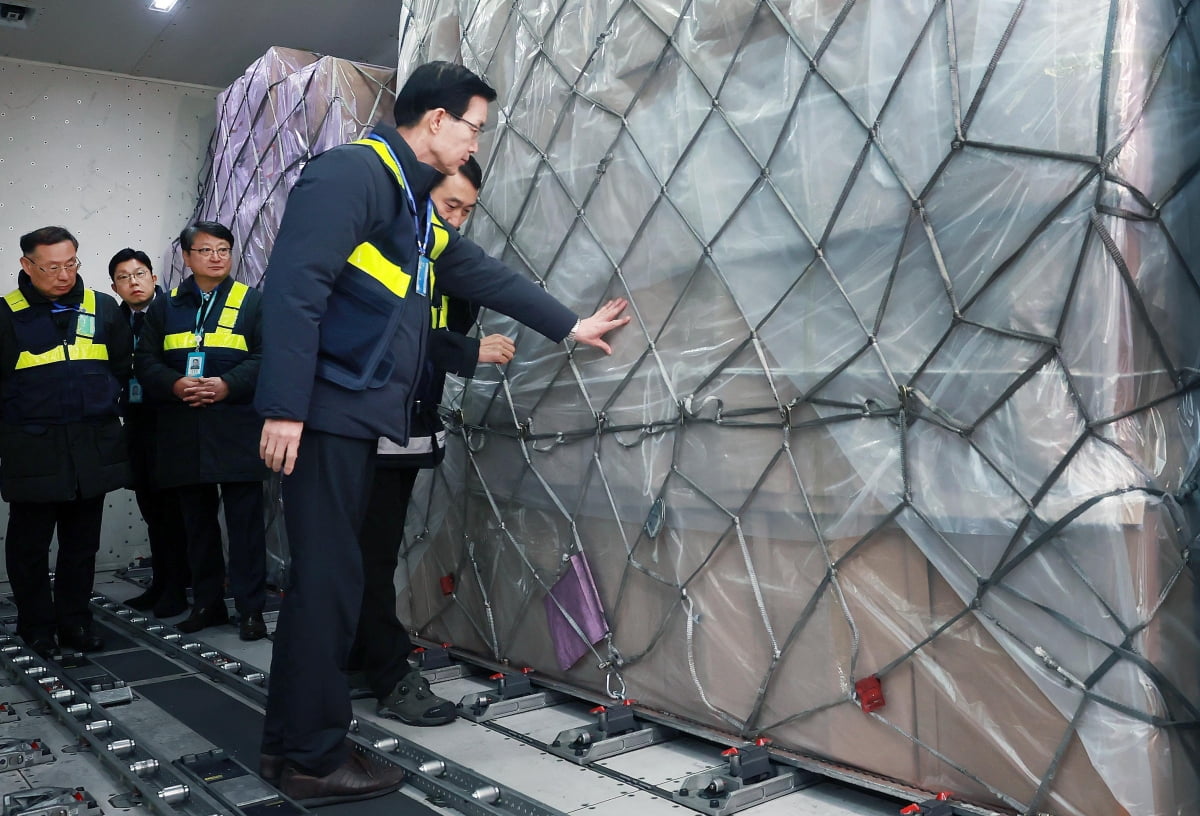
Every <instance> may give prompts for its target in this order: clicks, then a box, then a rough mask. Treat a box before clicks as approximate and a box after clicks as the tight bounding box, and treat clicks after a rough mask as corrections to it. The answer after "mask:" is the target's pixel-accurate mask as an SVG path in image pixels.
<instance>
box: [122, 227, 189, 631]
mask: <svg viewBox="0 0 1200 816" xmlns="http://www.w3.org/2000/svg"><path fill="white" fill-rule="evenodd" d="M108 276H109V278H110V279H111V280H112V288H113V291H114V292H116V293H117V297H119V298H121V314H122V315H123V316H124V317H125V319H126V320H127V321H128V322H129V326H130V328H131V329H132V330H133V345H134V348H135V349H136V348H137V345H138V342H139V337H140V336H141V333H142V327H143V326H144V324H145V319H146V309H148V308H149V307H150V303H151V301H153V300H154V299H155V298H156V297H158V296H159V295H161V294H162V289H160V288H159V287H158V277H157V276H156V275H155V274H154V267H153V265H152V264H151V263H150V256H148V255H147V254H146V253H145V252H142V251H141V250H139V249H132V248H130V247H126V248H125V249H122V250H121V251H120V252H118V253H117V254H115V255H113V256H112V259H111V260H109V262H108ZM157 415H158V412H157V411H155V410H154V407H153V406H151V405H148V404H147V403H146V399H145V395H144V394H143V393H142V384H141V383H140V382H138V379H137V377H130V378H129V382H128V383H127V385H126V387H125V438H126V440H127V441H128V443H129V462H130V465H132V467H133V494H134V496H135V497H136V498H137V505H138V510H139V511H141V514H142V519H143V520H144V521H145V522H146V535H147V537H148V538H149V539H150V558H151V563H152V564H153V569H154V576H153V578H152V579H151V582H150V586H149V588H147V589H146V591H145V592H143V593H142V594H141V595H137V596H135V597H133V598H130V599H129V600H127V601H126V602H125V604H126V605H127V606H130V607H132V608H134V609H140V610H143V611H149V610H153V612H154V615H155V617H159V618H169V617H171V616H172V615H178V614H180V613H182V612H186V611H187V608H188V604H187V585H188V568H187V531H186V530H185V529H184V526H183V517H182V516H181V515H180V513H179V502H178V500H177V498H176V496H175V493H174V491H171V490H163V489H161V488H159V487H158V485H157V483H156V482H155V480H154V453H155V451H154V448H155V424H156V418H157Z"/></svg>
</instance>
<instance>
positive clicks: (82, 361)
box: [0, 289, 121, 425]
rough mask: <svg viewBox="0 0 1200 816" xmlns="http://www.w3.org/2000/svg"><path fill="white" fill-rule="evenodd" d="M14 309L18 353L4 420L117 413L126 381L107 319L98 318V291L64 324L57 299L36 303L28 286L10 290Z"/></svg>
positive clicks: (88, 293) (86, 295)
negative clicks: (113, 359)
mask: <svg viewBox="0 0 1200 816" xmlns="http://www.w3.org/2000/svg"><path fill="white" fill-rule="evenodd" d="M4 302H5V303H6V304H7V305H8V308H9V309H10V310H11V311H12V323H13V331H14V333H15V335H16V350H17V359H16V363H15V364H14V367H13V370H12V371H9V372H5V376H4V378H3V387H2V388H0V394H2V398H3V403H4V409H3V418H4V421H5V422H7V423H10V424H14V425H61V424H64V423H68V422H78V421H80V420H82V419H90V418H96V417H107V416H116V415H117V413H118V409H117V405H118V401H117V400H118V396H119V395H120V392H121V384H120V383H119V382H118V381H117V378H116V377H115V376H114V375H113V373H112V368H111V366H110V365H109V359H108V345H107V342H106V341H107V338H106V337H105V334H106V329H105V324H104V321H102V320H99V319H97V306H96V292H95V291H94V290H92V289H84V290H83V299H82V300H81V301H80V303H79V305H78V306H62V307H61V308H62V309H63V311H69V312H70V320H69V321H67V322H66V323H65V327H64V326H60V325H59V323H58V322H57V321H56V320H55V318H54V317H53V316H52V314H51V309H55V308H59V307H58V306H57V305H51V304H46V305H43V304H41V303H38V304H34V305H31V304H30V303H29V301H28V300H27V299H26V297H25V294H24V292H22V291H21V290H20V289H14V290H13V291H11V292H9V293H8V294H7V295H5V296H4Z"/></svg>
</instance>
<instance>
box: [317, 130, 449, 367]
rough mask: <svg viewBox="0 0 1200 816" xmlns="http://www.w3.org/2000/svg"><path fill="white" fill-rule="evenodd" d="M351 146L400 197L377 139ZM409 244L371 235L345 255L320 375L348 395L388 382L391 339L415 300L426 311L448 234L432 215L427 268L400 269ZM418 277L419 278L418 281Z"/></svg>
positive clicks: (392, 166)
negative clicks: (370, 159) (366, 153)
mask: <svg viewBox="0 0 1200 816" xmlns="http://www.w3.org/2000/svg"><path fill="white" fill-rule="evenodd" d="M350 144H351V145H356V146H360V147H362V148H363V149H366V150H370V151H372V152H373V153H374V154H375V156H376V157H377V158H378V159H379V161H380V162H382V163H383V166H384V167H386V168H387V170H388V173H389V174H390V175H391V177H392V178H393V179H394V180H395V182H396V185H397V187H398V188H399V190H400V192H401V194H402V195H403V194H404V190H405V188H404V174H403V173H402V172H401V170H400V165H399V164H397V162H396V159H395V157H394V156H393V155H392V153H391V151H390V150H389V149H388V147H387V145H386V144H384V143H383V142H381V141H379V140H377V139H360V140H358V141H355V142H350ZM422 215H424V214H422ZM400 217H401V218H404V219H411V218H412V214H411V212H410V211H409V210H408V209H405V208H402V212H401V215H400ZM398 233H399V234H398ZM400 234H404V235H405V236H406V237H405V238H404V241H403V244H401V243H399V238H400ZM411 242H412V238H411V237H408V236H407V231H397V230H391V231H389V232H388V233H386V234H382V235H375V236H372V238H371V239H370V240H367V241H364V242H363V243H361V244H359V245H358V246H357V247H355V248H354V250H353V251H352V252H351V253H350V256H349V257H348V258H347V259H346V268H345V269H346V271H345V273H344V274H341V275H339V276H338V279H337V281H336V282H335V283H334V287H333V296H331V297H330V299H329V301H328V311H327V312H326V314H325V316H324V318H323V319H322V321H321V338H320V354H319V356H318V359H317V374H318V375H319V376H321V377H322V378H324V379H326V380H328V381H330V382H332V383H335V384H336V385H340V386H342V387H343V388H349V389H352V390H361V389H364V388H374V387H379V386H382V385H383V384H384V383H386V382H387V381H388V378H389V376H390V375H391V368H392V367H391V364H390V361H388V360H386V359H385V358H386V356H387V354H388V351H389V348H390V343H391V338H392V337H393V336H394V335H395V333H396V329H397V327H398V326H399V325H400V322H401V320H402V319H403V317H404V314H405V306H407V305H408V303H407V301H409V300H413V299H414V297H413V296H414V295H416V296H417V297H416V299H418V300H420V301H422V305H421V307H420V308H430V307H429V302H430V301H431V300H432V298H430V294H431V293H432V292H433V287H434V282H435V276H434V267H435V263H434V261H436V260H437V258H438V256H439V255H441V254H442V250H444V249H445V248H446V245H447V244H448V243H449V242H450V232H449V230H448V229H447V227H446V225H445V224H444V223H443V222H442V220H441V219H440V218H438V216H437V214H436V212H435V213H434V214H433V217H432V221H431V223H430V225H429V239H428V243H427V244H426V246H425V250H426V256H427V257H428V259H429V264H428V265H427V266H426V268H425V269H424V270H419V269H405V267H404V260H403V259H405V258H408V257H410V256H411V255H412V252H413V247H412V243H411ZM422 274H423V276H424V279H422V278H421V277H419V276H421V275H422Z"/></svg>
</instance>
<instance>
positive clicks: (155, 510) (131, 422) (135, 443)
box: [125, 404, 191, 593]
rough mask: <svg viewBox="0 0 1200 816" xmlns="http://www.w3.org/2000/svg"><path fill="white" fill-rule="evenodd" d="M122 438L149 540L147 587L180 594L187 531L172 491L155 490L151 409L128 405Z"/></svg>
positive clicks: (185, 572) (185, 582)
mask: <svg viewBox="0 0 1200 816" xmlns="http://www.w3.org/2000/svg"><path fill="white" fill-rule="evenodd" d="M125 435H126V439H127V440H128V442H129V465H130V467H132V468H133V495H134V497H135V498H136V499H137V505H138V510H139V511H140V512H141V514H142V520H143V521H145V522H146V536H147V537H148V538H149V539H150V558H151V559H152V561H153V563H154V577H153V579H152V582H151V587H152V588H153V589H154V591H156V592H172V593H174V592H183V591H184V590H185V589H186V588H187V587H188V585H189V584H190V583H191V577H190V575H189V574H188V565H187V530H186V528H185V527H184V526H183V515H182V514H181V513H180V512H179V499H178V497H177V496H176V495H175V491H174V490H170V489H167V490H162V489H159V487H158V486H157V484H156V483H155V480H154V455H155V443H154V413H153V409H152V408H148V407H147V406H144V405H136V404H135V405H130V406H129V414H128V415H127V416H126V418H125Z"/></svg>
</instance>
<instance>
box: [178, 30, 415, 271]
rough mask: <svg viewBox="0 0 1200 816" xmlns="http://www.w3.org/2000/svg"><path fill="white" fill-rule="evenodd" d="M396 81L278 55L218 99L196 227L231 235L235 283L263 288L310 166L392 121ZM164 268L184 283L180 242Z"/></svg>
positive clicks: (369, 68) (349, 66)
mask: <svg viewBox="0 0 1200 816" xmlns="http://www.w3.org/2000/svg"><path fill="white" fill-rule="evenodd" d="M395 82H396V72H395V70H394V69H390V68H381V67H378V66H374V65H363V64H360V63H355V62H350V61H349V60H344V59H338V58H336V57H326V56H321V55H320V54H314V53H311V52H309V51H298V50H295V49H292V48H271V49H268V50H267V53H266V54H264V55H263V56H262V57H260V58H259V59H258V60H257V61H255V62H254V63H253V64H252V65H250V66H249V67H248V68H247V69H246V73H245V74H243V75H242V76H241V77H238V79H237V80H236V81H235V82H234V83H233V84H232V85H230V86H229V87H228V88H226V89H225V90H224V91H222V92H221V94H220V95H219V96H218V97H217V125H216V128H215V130H214V131H213V135H212V138H211V140H210V142H209V149H208V160H207V161H206V163H205V166H204V167H203V169H202V170H201V172H200V182H199V189H198V190H197V200H198V203H197V206H196V211H195V213H194V214H193V216H192V219H191V220H192V221H196V220H200V219H204V220H209V221H219V222H220V223H222V224H224V225H225V226H227V227H229V228H230V230H232V231H233V235H234V238H235V243H234V254H235V256H236V258H237V260H236V261H235V263H234V269H233V276H234V278H236V279H237V280H240V281H243V282H244V283H247V284H249V285H251V286H258V285H260V283H261V282H262V277H263V272H265V271H266V268H267V258H268V257H269V256H270V252H271V247H272V246H274V244H275V235H276V234H277V233H278V230H279V222H280V220H281V219H282V218H283V209H284V205H285V204H286V203H287V195H288V192H289V191H290V190H291V189H292V186H293V185H294V184H295V183H296V179H297V178H298V177H299V176H300V171H301V169H303V167H304V162H305V161H307V160H308V159H310V158H312V157H313V156H315V155H316V154H318V153H322V152H324V151H326V150H328V149H329V148H331V147H333V146H335V145H339V144H342V143H344V142H349V141H353V140H354V139H357V138H359V137H360V136H362V135H365V134H366V133H367V132H369V131H370V129H371V127H372V125H374V124H375V122H376V121H379V120H381V119H382V120H384V121H389V122H390V121H391V119H392V103H393V102H394V100H395V92H396V89H395ZM163 266H164V268H166V269H169V270H170V272H169V273H168V275H167V278H166V283H167V284H168V285H172V286H173V285H175V284H177V283H179V281H181V280H182V279H183V278H184V276H185V275H186V274H187V272H186V270H185V269H184V267H183V263H182V260H181V256H180V253H179V251H178V241H176V242H173V244H172V246H171V248H170V249H169V250H168V252H167V258H166V259H165V261H164V265H163Z"/></svg>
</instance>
